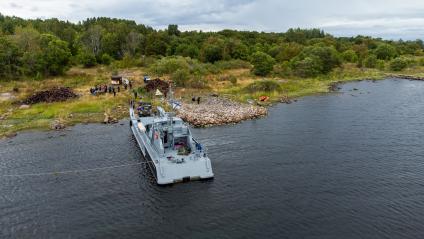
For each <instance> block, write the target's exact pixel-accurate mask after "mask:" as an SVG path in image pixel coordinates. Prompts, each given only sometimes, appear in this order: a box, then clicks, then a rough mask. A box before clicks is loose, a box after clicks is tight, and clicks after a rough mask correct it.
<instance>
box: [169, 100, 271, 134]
mask: <svg viewBox="0 0 424 239" xmlns="http://www.w3.org/2000/svg"><path fill="white" fill-rule="evenodd" d="M266 114H267V109H266V108H264V107H260V106H254V105H248V104H241V103H237V102H234V101H231V100H229V99H225V98H221V97H208V98H203V100H202V101H201V103H200V104H197V103H184V104H182V107H181V108H180V109H179V110H178V112H177V116H178V117H180V118H181V119H183V120H184V121H186V122H189V123H190V124H192V125H193V126H195V127H206V126H212V125H223V124H232V123H238V122H241V121H243V120H248V119H254V118H258V117H261V116H265V115H266Z"/></svg>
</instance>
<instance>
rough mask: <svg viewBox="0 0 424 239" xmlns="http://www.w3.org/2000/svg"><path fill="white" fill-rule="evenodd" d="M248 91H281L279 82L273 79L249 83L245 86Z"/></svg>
mask: <svg viewBox="0 0 424 239" xmlns="http://www.w3.org/2000/svg"><path fill="white" fill-rule="evenodd" d="M244 89H245V91H247V92H249V93H255V92H274V91H281V90H282V88H281V86H280V84H279V83H278V82H277V81H275V80H260V81H255V82H253V83H250V84H249V85H247V86H246V87H245V88H244Z"/></svg>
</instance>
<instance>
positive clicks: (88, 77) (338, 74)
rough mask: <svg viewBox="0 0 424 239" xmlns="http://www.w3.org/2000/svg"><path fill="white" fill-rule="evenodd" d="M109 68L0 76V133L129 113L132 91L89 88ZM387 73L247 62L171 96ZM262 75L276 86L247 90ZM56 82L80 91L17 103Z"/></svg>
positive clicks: (295, 89)
mask: <svg viewBox="0 0 424 239" xmlns="http://www.w3.org/2000/svg"><path fill="white" fill-rule="evenodd" d="M421 68H422V67H420V68H414V69H406V70H404V71H402V72H397V73H401V74H409V75H421V76H424V74H423V73H422V72H424V69H421ZM147 71H148V70H147V69H144V68H132V69H127V70H123V71H120V73H122V74H123V75H126V76H127V77H129V78H131V79H132V80H133V82H134V87H140V86H143V82H142V76H143V74H144V73H145V72H147ZM111 73H112V72H111V70H110V69H108V68H105V67H98V68H91V69H82V68H72V69H71V70H69V71H68V72H67V73H66V74H65V75H64V76H60V77H53V78H48V79H43V80H31V79H24V80H19V81H8V82H1V83H0V86H1V87H0V94H1V93H5V92H9V93H11V94H12V95H13V97H14V98H13V99H10V100H4V99H3V100H2V101H0V116H2V117H3V119H2V120H0V138H1V137H5V136H11V135H14V134H15V133H16V132H18V131H22V130H29V129H49V128H50V127H51V125H52V123H53V122H55V121H60V122H61V123H63V124H65V125H68V126H69V125H73V124H76V123H93V122H102V121H103V119H104V114H105V113H107V114H109V115H111V116H112V117H113V118H117V119H122V118H125V117H127V115H128V112H127V103H128V101H129V100H130V99H131V96H132V93H131V92H129V91H124V90H123V89H122V90H121V92H119V93H117V95H116V97H114V96H113V94H105V95H100V96H92V95H90V94H89V88H90V87H93V86H95V85H99V84H108V83H109V77H110V75H111ZM388 73H390V72H383V71H379V70H376V69H359V68H357V67H354V66H353V65H344V66H343V67H342V68H339V69H336V70H334V71H333V72H331V73H330V74H328V75H325V76H321V77H317V78H307V79H301V78H280V77H267V78H266V79H265V78H263V77H257V76H254V75H252V74H251V72H250V69H249V68H240V69H225V70H222V71H219V72H216V73H209V74H207V75H205V76H204V78H205V79H206V80H207V83H208V84H207V86H206V87H205V88H202V89H194V88H189V87H187V88H182V87H179V88H177V89H176V94H175V96H176V97H177V98H181V99H182V100H190V99H191V97H192V96H199V95H202V94H210V93H212V92H214V93H218V94H220V95H225V96H227V97H230V98H232V99H233V100H236V101H239V102H246V101H247V100H249V99H252V100H255V99H258V97H259V96H263V95H265V96H269V97H270V102H277V101H279V100H280V99H281V98H282V97H290V98H296V97H302V96H306V95H311V94H317V93H327V92H329V85H330V84H332V83H335V82H344V81H352V80H362V79H383V78H384V77H385V75H386V74H388ZM161 77H162V78H169V77H170V75H166V74H164V75H162V76H161ZM234 79H236V80H234ZM261 81H272V82H274V83H275V84H276V85H277V86H276V87H277V88H276V89H275V90H272V89H271V90H255V89H254V90H246V89H248V88H249V86H251V84H254V83H255V82H261ZM274 83H273V84H274ZM54 86H65V87H70V88H72V89H73V90H74V91H75V92H76V93H77V94H78V95H79V97H78V98H76V99H73V100H68V101H66V102H55V103H38V104H35V105H32V106H31V107H30V108H28V109H21V108H20V105H21V104H20V102H21V101H22V100H23V99H25V98H26V97H28V96H29V95H31V94H33V93H34V92H36V91H40V90H44V89H48V88H51V87H54ZM249 89H250V88H249Z"/></svg>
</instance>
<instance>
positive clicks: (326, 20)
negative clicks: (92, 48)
mask: <svg viewBox="0 0 424 239" xmlns="http://www.w3.org/2000/svg"><path fill="white" fill-rule="evenodd" d="M0 13H2V14H4V15H9V16H11V15H14V16H18V17H22V18H26V19H27V18H41V19H47V18H53V17H54V18H58V19H61V20H69V21H72V22H78V21H81V20H85V19H87V18H90V17H115V18H123V19H129V20H134V21H136V22H137V23H139V24H145V25H149V26H152V27H154V28H156V29H163V28H165V27H166V26H167V25H168V24H178V25H179V28H180V29H181V30H203V31H218V30H222V29H237V30H254V31H266V32H285V31H286V30H287V29H289V28H297V27H300V28H320V29H323V30H324V31H325V32H328V33H330V34H333V35H336V36H356V35H368V36H373V37H382V38H385V39H400V38H402V39H405V40H411V39H422V38H423V35H422V26H423V25H424V2H420V1H416V0H405V1H402V2H399V1H395V0H385V1H383V0H375V1H373V2H369V1H366V0H356V1H351V2H341V1H336V0H322V1H319V2H318V1H309V0H298V1H295V2H293V1H288V0H280V1H278V0H234V1H230V0H210V1H207V2H205V1H201V0H179V1H172V0H156V1H148V0H119V1H117V0H103V1H90V0H80V1H79V2H78V3H76V2H75V1H73V0H61V1H60V0H2V1H1V2H0Z"/></svg>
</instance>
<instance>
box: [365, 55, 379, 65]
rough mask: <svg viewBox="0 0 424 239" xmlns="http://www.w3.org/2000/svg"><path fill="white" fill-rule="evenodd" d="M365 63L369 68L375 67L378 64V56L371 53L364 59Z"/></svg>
mask: <svg viewBox="0 0 424 239" xmlns="http://www.w3.org/2000/svg"><path fill="white" fill-rule="evenodd" d="M363 63H364V66H365V67H367V68H375V67H376V66H377V57H376V56H375V55H369V56H368V57H367V58H365V59H364V62H363Z"/></svg>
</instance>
